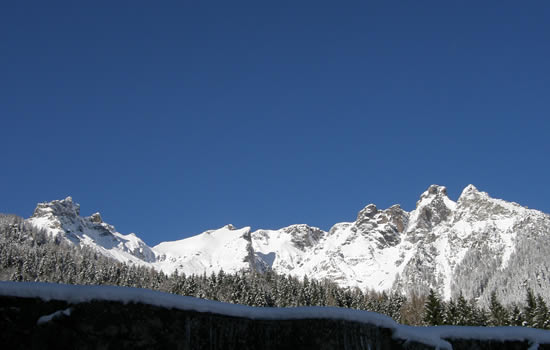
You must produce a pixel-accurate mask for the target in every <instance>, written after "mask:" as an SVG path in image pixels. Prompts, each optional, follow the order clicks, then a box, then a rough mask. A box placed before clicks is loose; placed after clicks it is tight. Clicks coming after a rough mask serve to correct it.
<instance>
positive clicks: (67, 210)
mask: <svg viewBox="0 0 550 350" xmlns="http://www.w3.org/2000/svg"><path fill="white" fill-rule="evenodd" d="M48 215H53V216H72V217H75V216H78V215H80V205H79V204H78V203H75V202H73V198H72V197H71V196H68V197H66V198H65V199H61V200H53V201H51V202H42V203H38V205H37V206H36V209H34V212H33V215H32V216H33V217H41V216H48Z"/></svg>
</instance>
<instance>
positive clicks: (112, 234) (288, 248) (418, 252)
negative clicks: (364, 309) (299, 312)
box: [27, 185, 550, 302]
mask: <svg viewBox="0 0 550 350" xmlns="http://www.w3.org/2000/svg"><path fill="white" fill-rule="evenodd" d="M79 209H80V208H79V206H78V204H75V203H73V201H72V199H71V198H70V197H68V198H66V199H64V200H61V201H52V202H49V203H40V204H39V205H38V206H37V208H36V210H35V212H34V214H33V216H32V217H31V218H29V219H27V222H28V223H30V224H32V225H35V226H37V227H40V228H43V229H44V230H46V231H47V232H48V233H50V234H51V235H55V236H59V237H62V238H63V239H65V240H67V241H69V242H72V243H73V244H79V245H87V246H90V247H92V248H94V249H96V250H97V251H99V252H101V253H102V254H104V255H106V256H109V257H112V258H115V259H117V260H119V261H123V262H129V263H137V264H142V265H147V266H151V267H154V268H156V269H158V270H162V271H164V272H166V273H172V272H174V271H176V270H177V271H178V272H180V273H181V272H184V273H186V274H192V273H195V274H202V273H207V274H210V273H212V272H217V271H219V270H220V269H223V270H225V271H227V272H235V271H239V270H241V269H254V270H259V271H262V270H265V269H273V270H274V271H276V272H278V273H281V274H292V275H296V276H300V277H302V276H304V275H307V276H308V277H311V278H316V279H323V278H328V279H331V280H333V281H335V282H337V283H338V284H340V285H341V286H357V287H360V288H362V289H364V288H371V289H375V290H377V291H383V290H390V289H392V290H396V291H400V292H403V293H411V292H416V293H426V292H427V291H428V290H429V289H430V288H434V289H436V290H437V291H438V292H439V293H440V294H441V295H442V296H443V297H445V298H449V297H451V296H456V295H457V294H458V293H460V292H462V293H464V295H465V296H466V297H468V298H478V297H479V298H481V300H482V301H486V300H487V299H488V296H489V294H490V292H491V291H493V290H497V291H498V292H499V295H501V297H502V298H503V300H504V301H507V302H511V301H517V300H519V299H521V298H522V297H523V295H524V293H523V291H524V289H525V287H526V286H529V287H531V288H532V289H533V290H534V291H535V292H537V293H540V294H541V295H543V296H546V297H549V296H550V287H549V286H550V283H549V282H550V262H549V261H548V259H547V258H546V257H547V256H549V253H550V240H549V238H550V216H549V215H547V214H544V213H542V212H540V211H536V210H531V209H527V208H524V207H522V206H520V205H518V204H516V203H510V202H506V201H504V200H500V199H494V198H491V197H490V196H489V195H488V194H487V193H484V192H480V191H479V190H478V189H477V188H475V187H474V186H473V185H469V186H468V187H466V188H465V189H464V191H463V192H462V194H461V195H460V197H459V199H458V201H457V202H454V201H452V200H451V199H449V197H448V196H447V191H446V189H445V187H443V186H437V185H432V186H430V187H429V188H428V189H427V190H426V191H425V192H424V193H422V195H421V196H420V199H419V201H418V202H417V205H416V208H415V209H414V210H413V211H411V212H407V211H405V210H403V209H402V208H401V207H400V206H399V205H394V206H392V207H390V208H388V209H385V210H380V209H378V208H377V207H376V206H375V205H374V204H369V205H368V206H366V207H365V208H364V209H362V210H361V211H360V212H359V214H358V216H357V219H356V220H355V221H354V222H343V223H338V224H335V225H334V226H333V227H332V228H331V229H330V230H329V231H328V232H325V231H323V230H321V229H319V228H316V227H311V226H308V225H292V226H289V227H285V228H282V229H279V230H257V231H254V232H251V230H250V228H249V227H245V228H242V229H236V228H234V227H233V226H231V225H227V226H225V227H223V228H220V229H217V230H211V231H206V232H204V233H201V234H199V235H197V236H193V237H190V238H186V239H183V240H179V241H173V242H163V243H161V244H159V245H157V246H155V247H153V248H150V247H148V246H147V245H146V244H145V243H144V242H143V241H142V240H141V239H139V238H138V237H137V236H135V235H133V234H130V235H122V234H120V233H118V232H116V231H115V229H114V227H113V226H111V225H108V224H106V223H104V222H102V220H101V216H100V215H99V213H96V214H94V215H92V216H90V217H81V216H80V214H79V213H80V212H79Z"/></svg>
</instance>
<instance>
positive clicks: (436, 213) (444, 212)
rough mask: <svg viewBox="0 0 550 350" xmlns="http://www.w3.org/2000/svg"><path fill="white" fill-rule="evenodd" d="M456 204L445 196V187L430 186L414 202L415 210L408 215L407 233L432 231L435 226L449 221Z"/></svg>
mask: <svg viewBox="0 0 550 350" xmlns="http://www.w3.org/2000/svg"><path fill="white" fill-rule="evenodd" d="M455 209H456V203H455V202H453V201H452V200H451V199H450V198H449V197H448V196H447V188H446V187H445V186H439V185H431V186H430V187H429V188H428V189H427V190H426V191H424V193H422V194H421V195H420V199H419V200H418V202H416V209H415V210H413V211H412V212H411V215H410V224H411V225H410V227H409V229H408V231H417V230H418V229H423V230H432V229H433V228H434V227H435V226H437V225H439V224H441V223H442V222H447V221H449V220H450V219H451V217H452V214H453V211H454V210H455Z"/></svg>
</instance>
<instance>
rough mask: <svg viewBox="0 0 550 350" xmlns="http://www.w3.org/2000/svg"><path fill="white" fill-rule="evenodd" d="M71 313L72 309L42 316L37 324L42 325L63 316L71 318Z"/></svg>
mask: <svg viewBox="0 0 550 350" xmlns="http://www.w3.org/2000/svg"><path fill="white" fill-rule="evenodd" d="M71 311H72V308H68V309H65V310H59V311H56V312H54V313H53V314H49V315H45V316H41V317H40V318H39V319H38V321H36V324H42V323H46V322H50V321H51V320H53V319H54V318H58V317H61V316H70V315H71Z"/></svg>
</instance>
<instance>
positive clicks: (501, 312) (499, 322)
mask: <svg viewBox="0 0 550 350" xmlns="http://www.w3.org/2000/svg"><path fill="white" fill-rule="evenodd" d="M489 325H490V326H508V325H509V323H508V312H507V311H506V309H505V308H504V306H502V304H501V303H500V302H499V301H498V298H497V294H496V292H494V291H493V292H492V293H491V300H490V303H489Z"/></svg>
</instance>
